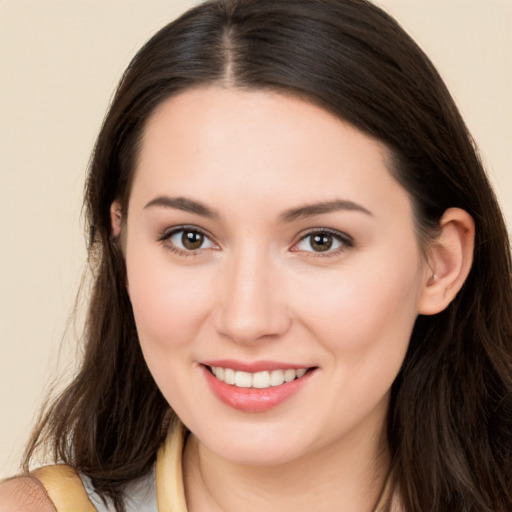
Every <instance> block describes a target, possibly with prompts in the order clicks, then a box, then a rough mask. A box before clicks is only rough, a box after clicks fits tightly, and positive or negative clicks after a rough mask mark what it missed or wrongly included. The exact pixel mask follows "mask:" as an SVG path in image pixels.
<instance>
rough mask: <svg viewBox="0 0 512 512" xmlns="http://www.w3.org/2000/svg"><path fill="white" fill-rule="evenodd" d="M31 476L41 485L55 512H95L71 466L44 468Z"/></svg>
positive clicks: (58, 465) (60, 465) (61, 465)
mask: <svg viewBox="0 0 512 512" xmlns="http://www.w3.org/2000/svg"><path fill="white" fill-rule="evenodd" d="M31 475H32V476H34V477H36V478H37V479H38V480H39V481H40V482H41V483H42V484H43V486H44V488H45V489H46V492H47V493H48V496H49V497H50V499H51V500H52V502H53V505H54V506H55V508H56V509H57V512H96V509H95V508H94V506H93V504H92V503H91V502H90V501H89V497H88V496H87V491H86V490H85V487H84V485H83V483H82V480H81V479H80V477H79V476H78V474H77V472H76V471H75V470H74V469H73V468H72V467H71V466H68V465H67V464H55V465H52V466H44V467H42V468H39V469H37V470H36V471H33V472H32V473H31Z"/></svg>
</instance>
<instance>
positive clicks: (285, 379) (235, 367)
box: [201, 360, 316, 412]
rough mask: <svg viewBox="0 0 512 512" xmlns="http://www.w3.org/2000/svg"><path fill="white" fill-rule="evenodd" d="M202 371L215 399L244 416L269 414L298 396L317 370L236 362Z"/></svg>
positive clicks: (210, 364)
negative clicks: (251, 413)
mask: <svg viewBox="0 0 512 512" xmlns="http://www.w3.org/2000/svg"><path fill="white" fill-rule="evenodd" d="M201 368H202V371H203V374H204V376H205V378H206V381H207V382H208V385H209V387H210V389H211V390H212V391H213V393H214V394H215V396H217V398H219V400H221V401H222V402H223V403H225V404H226V405H228V406H230V407H233V408H234V409H237V410H240V411H244V412H265V411H268V410H270V409H272V408H274V407H277V406H278V405H280V404H281V403H283V402H284V401H285V400H287V399H288V398H290V397H291V396H293V395H295V394H296V393H297V392H298V391H299V390H300V389H301V388H302V387H303V386H304V385H305V384H306V383H307V382H308V381H309V379H310V377H311V376H312V374H313V373H314V371H315V370H316V368H315V367H304V366H300V365H293V364H289V363H279V362H273V361H259V362H254V363H245V362H240V361H232V360H222V361H221V360H217V361H208V362H204V363H202V364H201Z"/></svg>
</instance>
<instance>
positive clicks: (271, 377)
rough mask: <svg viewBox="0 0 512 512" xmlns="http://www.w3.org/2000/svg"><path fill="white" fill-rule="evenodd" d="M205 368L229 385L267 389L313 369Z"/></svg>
mask: <svg viewBox="0 0 512 512" xmlns="http://www.w3.org/2000/svg"><path fill="white" fill-rule="evenodd" d="M206 368H207V369H208V370H209V371H210V373H211V374H212V375H213V376H214V377H215V378H216V379H217V380H220V381H221V382H224V383H226V384H229V385H230V386H236V387H237V388H255V389H267V388H270V387H276V386H281V385H283V384H285V383H288V382H291V381H293V380H296V379H300V378H302V377H303V376H304V375H305V374H306V373H307V372H308V371H311V370H312V369H313V368H297V369H294V368H287V369H277V370H272V371H266V370H265V371H260V372H254V373H251V372H245V371H240V370H234V369H233V368H224V367H222V366H208V365H206Z"/></svg>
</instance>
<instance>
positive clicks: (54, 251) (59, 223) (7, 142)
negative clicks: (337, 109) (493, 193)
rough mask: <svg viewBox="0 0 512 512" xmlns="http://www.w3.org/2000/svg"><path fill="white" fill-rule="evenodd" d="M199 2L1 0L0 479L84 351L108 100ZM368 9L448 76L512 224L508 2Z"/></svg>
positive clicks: (411, 3)
mask: <svg viewBox="0 0 512 512" xmlns="http://www.w3.org/2000/svg"><path fill="white" fill-rule="evenodd" d="M194 3H197V2H192V1H190V0H188V1H187V0H182V1H179V0H166V1H158V2H157V1H148V0H144V1H143V0H139V1H132V0H98V1H95V0H61V1H57V0H55V1H51V0H10V1H9V0H3V1H1V0H0V75H1V77H2V78H1V80H0V130H1V132H0V478H1V477H5V476H8V475H10V474H13V473H15V472H16V471H17V468H18V464H19V460H20V455H21V452H22V449H23V445H24V443H25V442H26V439H27V437H28V435H29V431H30V426H31V425H32V424H33V421H34V418H35V415H36V414H37V411H38V408H39V406H40V404H41V401H42V399H43V397H44V394H45V392H46V391H47V390H48V385H49V382H50V381H51V379H52V378H53V377H55V376H56V375H64V376H67V377H64V378H62V379H61V382H64V380H65V378H69V376H70V375H71V374H72V372H73V367H74V364H75V362H76V360H77V357H78V356H77V354H76V352H77V351H76V349H75V347H74V346H75V336H74V334H73V327H72V325H70V324H69V319H70V315H71V312H72V310H73V304H74V298H75V295H76V291H77V289H78V285H79V283H80V276H81V273H82V270H83V269H84V262H85V237H84V234H83V227H82V223H81V220H80V213H81V200H82V199H81V194H82V190H83V182H84V177H85V173H86V168H87V163H88V159H89V154H90V151H91V149H92V146H93V143H94V139H95V136H96V134H97V132H98V130H99V127H100V124H101V121H102V119H103V116H104V114H105V110H106V107H107V105H108V103H109V100H110V98H111V95H112V92H113V90H114V88H115V85H116V83H117V81H118V79H119V77H120V76H121V73H122V71H123V70H124V68H125V67H126V65H127V64H128V62H129V60H130V58H131V57H132V56H133V54H134V53H135V52H136V50H137V49H138V48H139V47H140V46H141V44H142V43H143V42H144V41H145V40H146V39H147V38H148V37H150V36H151V35H152V34H153V33H154V32H155V31H156V30H157V29H158V28H160V27H161V26H163V25H164V24H166V23H167V22H168V21H170V20H171V19H172V18H173V17H175V15H176V14H177V13H179V12H181V11H182V10H183V9H184V8H185V7H186V6H190V5H192V4H194ZM376 3H378V4H380V5H382V6H384V7H385V8H386V9H388V11H389V12H390V13H391V14H393V15H394V16H395V17H396V18H397V19H398V20H399V22H400V23H401V24H402V25H403V26H404V27H405V28H406V29H407V30H408V31H409V32H410V33H411V35H412V36H413V37H414V38H415V39H416V40H417V41H418V43H419V44H420V46H422V47H423V48H424V50H425V51H426V53H427V54H428V55H429V56H430V57H431V58H432V60H433V61H434V63H435V64H436V65H437V67H438V69H439V70H440V72H441V74H442V75H443V77H444V78H445V80H446V81H447V83H448V86H449V87H450V89H451V90H452V92H453V94H454V96H455V98H456V101H457V103H458V105H459V106H460V108H461V110H462V112H463V114H464V116H465V118H466V121H467V124H468V126H469V128H470V130H471V132H472V133H473V135H474V137H475V139H476V141H477V143H478V144H479V146H480V148H481V152H482V155H483V158H484V161H485V163H486V165H487V168H488V170H489V173H490V175H491V179H492V181H493V182H494V184H495V186H496V189H497V192H498V195H499V198H500V200H501V202H502V204H503V208H504V211H505V213H506V216H507V218H508V219H509V225H511V224H510V222H511V221H512V171H511V169H510V156H511V147H512V93H511V91H512V1H511V0H478V1H471V0H381V1H378V2H376ZM67 327H68V328H67ZM66 328H67V331H66ZM65 331H66V332H67V334H65ZM63 339H64V340H65V342H64V344H61V342H62V340H63Z"/></svg>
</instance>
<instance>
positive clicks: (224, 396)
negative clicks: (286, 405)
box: [201, 366, 314, 412]
mask: <svg viewBox="0 0 512 512" xmlns="http://www.w3.org/2000/svg"><path fill="white" fill-rule="evenodd" d="M201 368H202V369H203V373H204V375H205V377H206V380H207V382H208V384H209V386H210V389H211V390H212V391H213V393H214V394H215V395H216V396H217V398H219V400H221V402H223V403H225V404H226V405H229V406H230V407H232V408H233V409H237V410H239V411H244V412H265V411H268V410H270V409H273V408H274V407H277V406H278V405H280V404H281V403H283V402H284V401H285V400H287V399H288V398H290V397H292V396H293V395H295V394H296V393H297V392H298V391H299V390H300V389H301V388H302V387H303V386H304V385H305V384H306V383H307V382H308V381H309V379H310V377H311V375H312V374H313V373H314V370H310V371H308V372H307V373H306V374H305V375H304V376H302V377H301V378H300V379H295V380H292V381H291V382H285V383H284V384H281V385H280V386H271V387H269V388H265V389H258V388H239V387H236V386H232V385H230V384H226V383H225V382H223V381H221V380H219V379H217V378H216V377H215V376H214V375H213V374H212V373H211V372H210V371H209V370H208V369H207V368H206V367H205V366H202V367H201Z"/></svg>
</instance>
